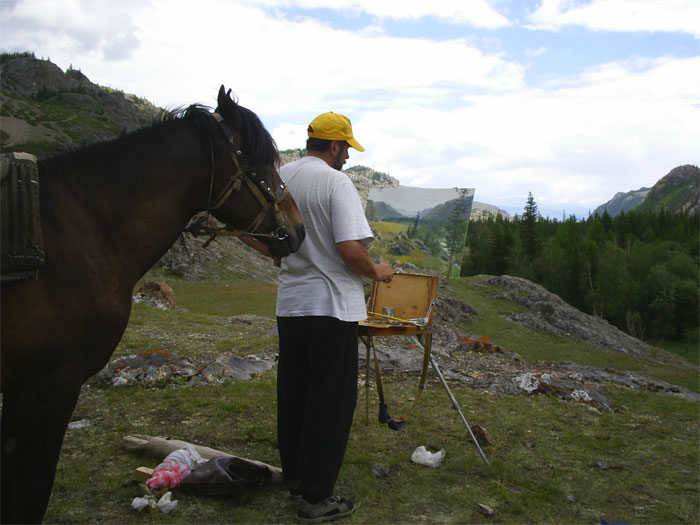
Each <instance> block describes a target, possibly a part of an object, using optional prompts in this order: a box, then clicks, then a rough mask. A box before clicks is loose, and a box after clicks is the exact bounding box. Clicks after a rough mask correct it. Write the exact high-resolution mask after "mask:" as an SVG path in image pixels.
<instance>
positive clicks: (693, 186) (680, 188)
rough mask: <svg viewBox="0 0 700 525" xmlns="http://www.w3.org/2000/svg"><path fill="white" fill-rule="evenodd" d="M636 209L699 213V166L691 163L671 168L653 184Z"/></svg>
mask: <svg viewBox="0 0 700 525" xmlns="http://www.w3.org/2000/svg"><path fill="white" fill-rule="evenodd" d="M638 209H639V210H643V211H651V212H658V211H661V210H664V211H667V212H671V213H683V212H688V213H694V214H700V168H698V167H697V166H693V165H691V164H686V165H684V166H678V167H677V168H673V169H672V170H671V171H670V172H669V173H668V174H667V175H666V176H664V177H663V178H662V179H661V180H659V182H657V183H656V184H654V186H653V187H652V188H651V190H649V194H648V195H647V198H646V199H644V202H642V203H641V204H640V205H639V207H638Z"/></svg>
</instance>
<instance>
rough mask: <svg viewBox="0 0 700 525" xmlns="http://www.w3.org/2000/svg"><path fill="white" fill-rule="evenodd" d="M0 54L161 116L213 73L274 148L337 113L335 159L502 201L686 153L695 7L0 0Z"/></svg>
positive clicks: (659, 170)
mask: <svg viewBox="0 0 700 525" xmlns="http://www.w3.org/2000/svg"><path fill="white" fill-rule="evenodd" d="M0 49H1V50H2V51H4V52H23V51H30V52H34V53H35V55H36V56H37V58H48V59H50V60H51V61H52V62H54V63H56V64H57V65H58V66H59V67H61V68H62V69H64V70H65V69H67V68H68V67H70V66H72V67H73V68H75V69H80V70H81V71H82V72H83V73H84V74H85V75H87V76H88V77H89V78H90V80H91V81H92V82H94V83H97V84H100V85H103V86H109V87H112V88H116V89H121V90H123V91H125V92H127V93H133V94H135V95H138V96H140V97H144V98H147V99H148V100H149V101H151V102H152V103H154V104H156V105H157V106H160V107H166V108H175V107H179V106H186V105H189V104H191V103H195V102H197V103H202V104H206V105H208V106H216V94H217V92H218V89H219V86H220V85H222V84H223V85H225V86H226V88H227V89H228V88H230V89H231V90H232V92H233V93H234V94H235V95H236V97H237V98H238V100H239V103H240V104H241V105H243V106H245V107H247V108H250V109H252V110H253V111H254V112H255V113H257V114H258V116H259V117H260V118H261V120H262V121H263V123H264V124H265V126H266V127H267V129H268V130H269V131H270V132H271V133H272V135H273V137H274V138H275V140H276V141H277V145H278V147H279V149H281V150H284V149H291V148H303V147H304V146H305V140H306V127H307V125H308V123H309V122H311V120H312V119H313V118H314V117H315V116H316V115H317V114H319V113H322V112H325V111H335V112H337V113H342V114H345V115H347V116H348V117H349V118H350V119H351V121H352V124H353V130H354V134H355V137H356V139H357V140H358V141H359V142H360V143H361V144H362V145H363V146H364V147H365V149H366V151H365V152H363V153H360V152H357V151H354V150H351V156H350V160H349V161H348V163H347V165H346V167H349V166H353V165H363V166H369V167H371V168H373V169H375V170H377V171H381V172H384V173H388V174H389V175H392V176H393V177H395V178H396V179H398V180H399V181H400V183H401V185H405V186H415V187H422V188H452V187H459V188H474V190H475V196H474V199H475V200H476V201H480V202H484V203H488V204H492V205H495V206H498V207H500V208H502V209H504V210H506V211H508V212H509V213H522V210H523V208H524V206H525V203H526V201H527V197H528V193H532V195H533V197H534V199H535V202H536V203H537V205H538V208H539V211H540V213H541V214H542V215H543V216H549V217H552V218H564V217H569V216H570V215H576V216H577V217H579V218H585V217H587V216H588V214H589V212H590V211H591V210H593V209H595V208H596V207H597V206H598V205H600V204H603V203H605V202H607V201H608V200H610V199H611V198H612V197H613V196H614V195H615V193H617V192H620V191H622V192H626V191H631V190H637V189H639V188H641V187H651V186H652V185H653V184H654V183H656V182H657V181H658V180H659V179H660V178H661V177H663V176H664V175H666V174H667V173H668V172H669V171H670V170H671V169H673V168H674V167H676V166H679V165H682V164H694V165H700V0H430V1H425V0H344V1H332V0H194V1H187V0H118V1H115V0H0Z"/></svg>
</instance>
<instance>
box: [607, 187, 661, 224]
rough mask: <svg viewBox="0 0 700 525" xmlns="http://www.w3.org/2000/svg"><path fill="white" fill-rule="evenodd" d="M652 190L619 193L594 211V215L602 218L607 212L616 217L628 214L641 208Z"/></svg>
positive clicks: (641, 189) (642, 189)
mask: <svg viewBox="0 0 700 525" xmlns="http://www.w3.org/2000/svg"><path fill="white" fill-rule="evenodd" d="M650 189H651V188H639V189H638V190H632V191H628V192H627V193H623V192H621V191H619V192H617V193H616V194H615V195H614V196H613V198H612V199H610V200H609V201H608V202H606V203H605V204H601V205H600V206H598V207H597V208H596V209H595V210H593V215H599V216H601V217H602V216H603V213H604V212H605V211H607V212H608V215H610V216H611V217H615V216H617V215H620V214H621V213H623V212H628V211H630V210H632V209H634V208H636V207H637V206H639V205H640V204H641V203H642V202H643V201H644V199H646V197H647V194H648V193H649V190H650Z"/></svg>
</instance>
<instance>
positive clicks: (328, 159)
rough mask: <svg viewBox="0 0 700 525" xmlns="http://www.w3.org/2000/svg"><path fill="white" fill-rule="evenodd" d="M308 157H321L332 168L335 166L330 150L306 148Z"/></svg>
mask: <svg viewBox="0 0 700 525" xmlns="http://www.w3.org/2000/svg"><path fill="white" fill-rule="evenodd" d="M306 156H307V157H316V158H318V159H321V160H322V161H323V162H325V163H326V164H328V165H329V166H330V167H331V168H332V167H333V155H332V154H331V152H330V151H317V150H306Z"/></svg>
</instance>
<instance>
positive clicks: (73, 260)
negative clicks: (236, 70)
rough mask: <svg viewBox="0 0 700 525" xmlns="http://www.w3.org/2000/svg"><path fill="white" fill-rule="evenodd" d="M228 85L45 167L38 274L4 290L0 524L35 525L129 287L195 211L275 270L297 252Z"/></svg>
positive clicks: (290, 205)
mask: <svg viewBox="0 0 700 525" xmlns="http://www.w3.org/2000/svg"><path fill="white" fill-rule="evenodd" d="M230 93H231V91H230V90H229V91H228V92H226V91H225V89H224V86H223V85H222V86H221V88H220V90H219V93H218V97H217V103H218V106H217V108H216V109H215V112H214V113H212V112H211V109H210V108H207V107H205V106H202V105H200V104H193V105H191V106H189V107H188V108H186V109H179V110H174V111H170V112H167V113H166V114H165V115H163V116H161V117H160V118H158V119H156V121H155V122H154V123H153V124H152V125H150V126H146V127H144V128H141V129H138V130H135V131H132V132H130V133H124V134H121V135H120V136H119V137H117V138H114V139H112V140H107V141H102V142H96V143H93V144H89V145H87V146H86V145H83V146H79V147H74V148H72V149H69V150H68V151H62V152H60V153H58V154H55V155H52V156H50V157H48V158H46V159H39V162H38V169H39V174H40V179H41V180H40V194H39V197H40V214H41V228H42V234H43V244H44V253H45V263H44V266H43V267H41V268H40V269H39V271H38V274H37V277H36V278H35V279H26V280H21V281H15V282H12V283H9V284H5V283H3V286H2V289H1V295H2V298H1V305H0V306H1V317H2V319H1V323H2V324H1V330H2V331H1V339H0V344H1V348H2V350H1V351H2V355H1V358H2V371H1V374H2V376H1V377H2V393H3V406H2V429H1V431H2V438H1V442H2V451H1V453H2V467H1V468H2V472H1V475H2V478H1V480H0V483H1V484H2V488H1V492H2V500H1V503H2V511H1V514H2V515H1V518H2V522H3V523H25V522H29V523H35V522H40V521H41V520H42V519H43V516H44V513H45V512H46V508H47V506H48V502H49V498H50V496H51V491H52V487H53V482H54V476H55V473H56V466H57V463H58V458H59V454H60V449H61V445H62V443H63V438H64V435H65V431H66V428H67V425H68V423H69V421H70V418H71V416H72V413H73V410H74V408H75V406H76V403H77V400H78V397H79V394H80V390H81V386H82V385H83V383H84V382H85V381H86V380H87V379H88V378H90V377H91V376H93V375H94V374H95V373H97V372H98V371H100V370H101V369H102V368H103V367H104V366H105V365H106V364H107V362H108V361H109V358H110V356H111V355H112V353H113V351H114V349H115V348H116V346H117V344H118V343H119V341H120V339H121V337H122V335H123V333H124V330H125V329H126V326H127V323H128V321H129V314H130V310H131V303H132V291H133V288H134V286H135V284H136V283H137V281H138V280H139V279H140V278H141V277H142V276H143V275H144V274H145V273H146V272H147V271H148V270H149V269H150V268H151V267H153V266H154V264H155V263H156V262H158V260H159V259H160V258H161V257H162V256H163V255H164V254H165V252H166V251H167V250H168V249H169V248H170V246H171V245H172V244H173V243H174V242H175V241H176V240H177V238H178V236H179V235H180V234H181V232H182V231H183V229H185V228H186V226H187V225H188V224H189V223H190V220H191V219H192V217H194V216H195V215H197V214H200V215H202V214H203V212H207V214H211V215H212V216H213V217H215V218H216V219H217V220H219V221H221V222H222V223H224V224H225V225H226V226H225V227H224V228H225V229H226V230H234V231H236V232H238V233H239V234H241V235H243V234H245V235H247V236H250V237H248V238H251V237H252V238H253V239H257V240H258V241H259V242H261V243H264V245H265V246H267V249H268V250H269V252H270V255H272V256H273V257H284V256H287V255H289V254H290V253H293V252H294V251H296V250H297V249H298V248H299V246H300V245H301V243H302V241H303V239H304V227H303V223H302V219H301V215H300V213H299V210H298V209H297V207H296V203H295V202H294V200H293V198H292V196H291V195H290V194H289V193H288V191H287V189H286V187H285V186H284V183H283V182H282V181H281V179H280V178H279V173H278V171H277V166H278V164H279V154H278V151H277V147H276V145H275V142H274V140H273V139H272V137H271V136H270V134H269V133H268V131H267V130H266V129H265V127H264V126H263V124H262V122H261V121H260V119H259V118H258V117H257V115H255V113H253V112H252V111H251V110H249V109H246V108H244V107H242V106H240V105H239V104H238V103H237V101H236V100H233V99H232V98H231V95H230Z"/></svg>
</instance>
